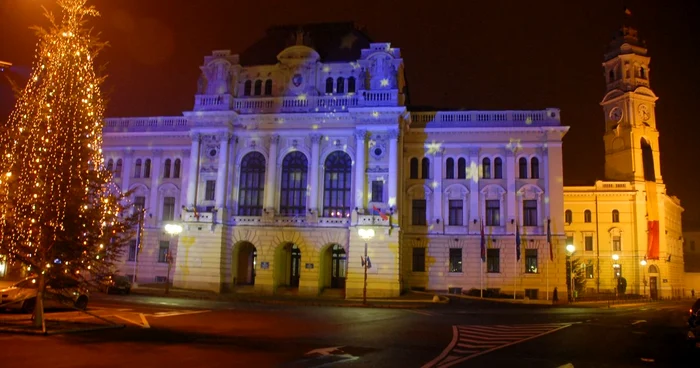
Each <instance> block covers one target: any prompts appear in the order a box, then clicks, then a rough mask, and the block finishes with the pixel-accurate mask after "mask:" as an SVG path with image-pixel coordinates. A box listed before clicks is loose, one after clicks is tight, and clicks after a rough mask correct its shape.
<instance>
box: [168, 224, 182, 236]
mask: <svg viewBox="0 0 700 368" xmlns="http://www.w3.org/2000/svg"><path fill="white" fill-rule="evenodd" d="M165 232H166V233H168V234H170V235H178V234H180V233H181V232H182V226H181V225H178V224H166V225H165Z"/></svg>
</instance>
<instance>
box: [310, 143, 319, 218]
mask: <svg viewBox="0 0 700 368" xmlns="http://www.w3.org/2000/svg"><path fill="white" fill-rule="evenodd" d="M320 145H321V135H320V134H312V135H311V165H310V166H311V173H310V174H311V175H309V177H310V179H311V180H310V183H309V184H310V188H311V190H310V191H309V193H311V194H310V195H309V209H310V210H311V211H313V213H314V214H317V213H318V196H319V193H320V192H322V191H319V187H318V185H319V184H318V174H319V168H318V166H319V160H320V158H319V150H320Z"/></svg>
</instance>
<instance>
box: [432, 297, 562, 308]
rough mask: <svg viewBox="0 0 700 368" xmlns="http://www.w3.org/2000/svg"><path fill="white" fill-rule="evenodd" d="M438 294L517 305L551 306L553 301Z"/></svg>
mask: <svg viewBox="0 0 700 368" xmlns="http://www.w3.org/2000/svg"><path fill="white" fill-rule="evenodd" d="M438 295H439V296H445V297H456V298H460V299H468V300H481V301H487V302H496V303H505V304H519V305H539V306H553V305H554V302H553V301H551V300H549V301H547V300H545V301H544V303H542V302H541V301H539V302H538V301H535V302H533V301H525V300H524V299H515V300H513V299H501V298H481V297H478V296H470V295H460V294H448V295H444V294H438Z"/></svg>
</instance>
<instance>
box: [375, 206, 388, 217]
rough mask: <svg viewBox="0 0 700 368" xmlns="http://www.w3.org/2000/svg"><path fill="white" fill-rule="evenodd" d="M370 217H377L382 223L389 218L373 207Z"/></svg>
mask: <svg viewBox="0 0 700 368" xmlns="http://www.w3.org/2000/svg"><path fill="white" fill-rule="evenodd" d="M372 215H374V216H379V217H381V219H382V220H384V221H386V220H388V219H389V216H387V215H386V214H385V213H382V211H381V210H380V209H379V208H377V206H374V205H373V206H372Z"/></svg>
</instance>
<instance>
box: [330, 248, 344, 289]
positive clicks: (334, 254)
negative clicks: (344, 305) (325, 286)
mask: <svg viewBox="0 0 700 368" xmlns="http://www.w3.org/2000/svg"><path fill="white" fill-rule="evenodd" d="M346 266H347V257H346V254H345V249H343V247H342V246H340V245H339V244H335V245H333V247H332V248H331V288H332V289H345V269H346Z"/></svg>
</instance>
